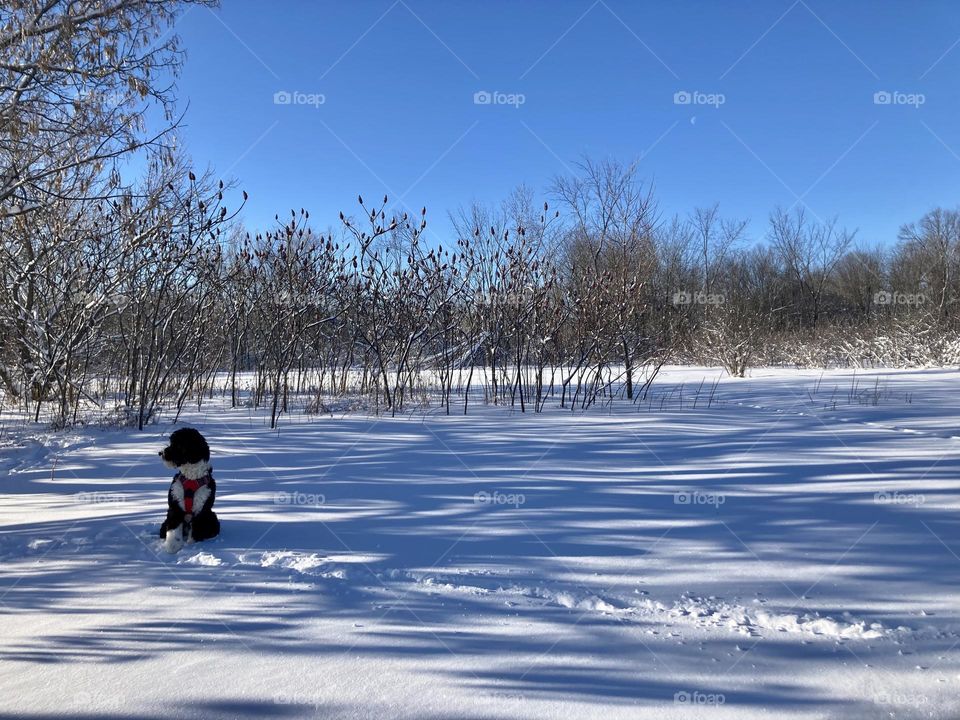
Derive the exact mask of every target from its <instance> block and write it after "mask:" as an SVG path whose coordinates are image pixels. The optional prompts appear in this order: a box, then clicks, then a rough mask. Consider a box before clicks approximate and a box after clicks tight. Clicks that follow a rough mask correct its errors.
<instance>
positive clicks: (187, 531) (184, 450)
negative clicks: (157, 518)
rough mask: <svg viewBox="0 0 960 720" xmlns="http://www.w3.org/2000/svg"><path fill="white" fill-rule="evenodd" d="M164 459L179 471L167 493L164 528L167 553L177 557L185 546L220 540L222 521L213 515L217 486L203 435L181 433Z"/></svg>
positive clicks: (190, 431) (162, 454) (165, 451)
mask: <svg viewBox="0 0 960 720" xmlns="http://www.w3.org/2000/svg"><path fill="white" fill-rule="evenodd" d="M160 457H161V458H163V462H164V464H165V465H166V466H167V467H170V468H175V469H176V470H177V474H176V475H175V476H174V478H173V482H172V483H171V484H170V491H169V492H168V493H167V519H166V520H164V521H163V525H161V526H160V537H161V538H163V540H164V541H165V545H166V549H167V551H168V552H172V553H174V552H177V551H178V550H179V549H180V548H181V547H183V545H184V543H189V542H194V541H199V540H208V539H209V538H212V537H216V536H217V535H218V534H219V533H220V520H219V519H218V518H217V514H216V513H215V512H213V503H214V500H216V498H217V483H216V481H215V480H214V479H213V467H212V466H211V465H210V446H209V445H207V441H206V440H205V439H204V437H203V435H201V434H200V433H199V432H198V431H197V430H194V429H193V428H181V429H180V430H177V431H176V432H174V433H173V434H172V435H171V436H170V444H169V445H168V446H167V447H166V448H164V449H163V450H161V451H160Z"/></svg>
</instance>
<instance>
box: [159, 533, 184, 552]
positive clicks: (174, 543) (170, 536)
mask: <svg viewBox="0 0 960 720" xmlns="http://www.w3.org/2000/svg"><path fill="white" fill-rule="evenodd" d="M182 547H183V532H182V531H181V529H180V528H176V529H174V530H167V537H166V538H165V539H164V541H163V548H164V550H166V551H167V552H168V553H176V552H179V551H180V548H182Z"/></svg>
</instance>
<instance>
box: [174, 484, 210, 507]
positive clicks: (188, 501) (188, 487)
mask: <svg viewBox="0 0 960 720" xmlns="http://www.w3.org/2000/svg"><path fill="white" fill-rule="evenodd" d="M209 479H210V476H209V475H207V476H205V477H202V478H200V479H199V480H188V479H187V478H185V477H183V476H182V475H181V476H180V483H181V484H182V485H183V510H184V512H186V513H188V514H189V513H192V512H193V494H194V493H195V492H196V491H197V490H199V489H200V488H201V487H203V486H204V485H206V484H207V481H208V480H209Z"/></svg>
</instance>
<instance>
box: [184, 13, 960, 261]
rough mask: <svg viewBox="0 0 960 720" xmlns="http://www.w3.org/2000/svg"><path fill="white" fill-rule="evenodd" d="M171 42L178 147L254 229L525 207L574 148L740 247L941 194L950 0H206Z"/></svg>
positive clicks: (949, 107) (876, 237) (948, 177)
mask: <svg viewBox="0 0 960 720" xmlns="http://www.w3.org/2000/svg"><path fill="white" fill-rule="evenodd" d="M176 30H177V32H179V33H180V35H181V37H182V40H183V46H184V48H185V49H186V50H187V63H186V66H185V68H184V72H183V75H182V77H181V78H180V80H179V83H178V85H179V90H180V96H181V98H183V100H184V101H187V100H188V101H189V110H188V114H187V118H186V127H185V129H184V131H183V135H184V138H185V140H186V141H187V145H188V148H189V150H190V152H191V153H192V155H193V157H194V159H195V161H196V162H197V163H198V164H199V165H206V164H207V163H209V164H211V165H212V166H213V167H214V168H215V169H216V170H217V171H218V172H221V173H224V174H226V175H228V176H230V177H235V178H236V179H237V180H238V181H239V183H240V186H241V187H242V188H244V189H245V190H247V192H248V193H249V194H250V202H249V204H248V206H247V209H246V211H245V213H244V219H245V222H246V223H247V225H248V226H249V227H250V228H251V229H254V228H257V229H262V228H264V227H268V226H270V225H271V223H272V218H273V215H274V214H275V213H278V212H279V213H285V212H289V209H290V208H297V209H299V208H300V207H305V208H307V209H309V210H310V211H311V216H312V219H313V221H314V224H315V226H316V227H317V228H318V229H320V230H325V229H326V228H327V227H328V226H335V224H336V222H337V221H336V218H337V213H338V212H339V211H340V210H344V211H346V212H353V211H354V209H355V207H356V205H355V202H356V196H357V194H358V193H360V194H363V195H364V196H369V197H371V198H373V197H378V196H382V194H384V193H387V194H389V195H390V196H391V198H392V199H399V197H400V196H402V198H403V201H404V202H405V203H407V204H409V206H410V207H416V208H419V207H420V206H421V205H426V206H427V208H428V220H429V221H430V223H431V228H432V230H433V231H435V232H436V233H437V235H439V236H440V237H444V236H445V235H447V234H448V231H449V222H448V220H447V211H448V210H453V209H455V208H456V207H457V206H459V205H465V204H468V203H469V202H471V201H472V200H480V201H493V202H496V201H499V200H500V199H502V198H504V197H505V196H506V195H507V194H508V193H509V192H510V191H511V190H512V189H513V188H514V187H516V186H517V185H519V184H521V183H526V184H527V185H529V186H531V187H532V188H534V189H535V190H536V191H538V193H540V194H541V195H544V196H546V190H547V188H548V186H549V183H550V181H551V179H552V178H553V177H554V176H556V175H557V174H563V173H567V172H570V171H571V169H572V168H573V165H574V163H575V162H576V161H577V159H578V158H580V157H581V156H582V155H583V154H584V153H586V154H589V155H590V156H592V157H595V158H602V157H608V156H612V157H615V158H618V159H621V160H624V161H630V160H635V159H638V158H639V162H640V165H639V167H640V169H641V174H642V175H643V176H644V177H645V178H648V179H649V180H650V181H653V182H655V185H656V188H657V195H658V197H659V199H660V202H661V206H662V208H663V211H664V213H665V214H667V215H669V214H672V213H674V212H679V213H686V212H688V211H689V210H691V209H692V208H693V207H695V206H704V205H709V204H712V203H714V202H719V203H720V206H721V210H722V211H723V212H724V214H727V215H731V216H735V217H742V218H749V219H750V221H751V224H750V230H751V234H752V236H753V237H755V238H757V237H761V236H762V235H763V234H764V232H765V230H766V217H767V215H768V213H769V212H770V210H771V209H772V208H774V207H775V206H778V205H779V206H783V207H789V206H791V205H793V204H794V203H796V202H798V201H799V202H802V203H803V204H804V205H805V206H806V207H807V208H808V209H809V211H810V212H811V213H813V214H814V215H815V216H816V217H820V218H828V217H832V216H834V215H837V216H839V218H840V222H841V224H844V225H846V226H848V227H850V228H854V227H856V228H859V234H858V238H859V239H860V240H861V241H863V242H866V243H870V244H872V243H883V244H889V243H892V242H893V241H894V240H895V238H896V233H897V229H898V228H899V226H900V225H901V224H902V223H904V222H907V221H910V220H914V219H917V218H918V217H919V216H920V215H922V213H924V212H925V211H926V210H928V209H930V208H932V207H934V206H937V205H943V206H949V207H953V206H955V205H956V204H957V203H958V200H960V193H958V190H960V123H957V121H956V119H957V117H958V116H960V86H958V83H957V78H958V77H960V43H958V41H960V6H958V5H957V3H956V2H955V0H943V1H942V2H941V1H938V0H928V1H924V0H913V1H911V0H896V1H894V0H845V1H844V2H827V1H826V0H797V1H796V2H794V0H751V1H747V0H729V1H726V2H719V1H709V2H708V1H706V0H675V1H673V2H623V1H618V0H599V1H597V2H594V0H576V1H574V0H558V1H554V2H547V1H540V0H530V1H523V2H520V1H517V2H507V1H505V0H486V1H485V2H468V1H459V0H458V1H449V0H448V1H444V2H438V1H435V0H429V1H428V0H398V1H396V2H394V0H354V1H351V2H327V1H315V2H308V1H307V0H299V1H294V0H276V1H274V2H270V3H266V2H262V0H261V1H259V2H258V1H256V0H224V1H223V7H222V8H221V9H220V10H218V11H213V12H211V11H208V10H206V9H203V8H194V9H192V10H190V11H189V12H187V13H186V14H185V15H184V17H183V18H182V19H181V20H180V21H179V23H178V24H177V26H176ZM278 92H288V93H300V94H301V95H298V96H296V99H295V101H294V102H291V103H289V104H277V103H276V102H275V94H276V93H278ZM478 92H488V93H494V92H498V93H502V95H498V96H497V101H496V102H493V103H488V104H482V103H481V104H477V103H476V102H475V94H476V93H478ZM680 92H686V93H689V94H690V96H689V97H692V98H693V101H692V102H690V103H686V104H684V103H682V102H680V103H678V102H676V101H675V95H676V93H680ZM878 92H887V93H891V95H889V96H883V97H882V98H881V99H885V98H891V99H892V101H891V102H889V103H886V104H884V103H880V104H878V103H877V102H875V93H878ZM694 93H699V94H697V95H693V94H694ZM894 93H899V94H896V95H895V94H894ZM511 95H512V96H522V100H523V102H522V104H520V103H518V102H514V103H513V104H510V101H511V100H514V101H517V100H520V99H521V98H519V97H513V98H511V97H510V96H511ZM311 96H312V97H311ZM321 96H322V100H323V102H322V103H320V102H319V100H320V99H321ZM679 99H680V100H683V99H685V96H680V98H679ZM500 101H502V102H500ZM720 101H722V104H721V102H720ZM711 102H712V104H711Z"/></svg>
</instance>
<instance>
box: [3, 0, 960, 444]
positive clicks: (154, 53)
mask: <svg viewBox="0 0 960 720" xmlns="http://www.w3.org/2000/svg"><path fill="white" fill-rule="evenodd" d="M210 4H212V3H210V2H207V1H206V0H181V1H176V2H175V1H173V0H91V1H90V2H86V3H73V2H66V1H65V0H17V1H15V2H11V1H7V2H3V3H0V46H2V47H3V48H4V52H5V54H7V55H8V56H9V58H10V60H9V61H8V62H7V63H5V64H3V65H2V66H0V274H2V276H3V279H4V282H3V289H2V291H0V293H2V294H0V393H2V397H3V400H4V403H5V404H6V405H7V406H8V407H11V406H16V407H19V408H20V409H21V410H23V411H25V412H29V413H30V414H31V415H32V416H33V417H34V418H37V419H40V418H41V417H49V418H51V419H52V420H53V422H54V423H55V424H57V425H61V426H62V425H68V424H71V423H76V422H79V421H82V420H83V419H84V413H85V410H86V409H89V408H91V407H99V408H107V409H109V410H110V412H111V413H113V414H114V417H115V420H116V421H117V422H119V423H124V424H131V425H134V426H137V427H140V428H142V427H144V426H145V425H146V424H148V423H149V422H151V420H153V419H154V418H155V417H156V415H157V413H158V412H159V411H161V410H164V411H170V410H173V411H175V412H179V410H181V409H182V408H184V407H185V406H186V405H187V404H188V403H194V402H195V403H198V404H200V403H202V402H203V401H204V398H205V397H209V396H210V394H211V393H213V392H214V391H215V390H216V391H220V392H224V393H226V394H227V395H228V396H229V399H230V402H231V403H232V404H233V405H239V404H243V403H249V404H253V405H255V406H263V407H266V408H267V409H268V410H269V413H270V417H271V424H274V425H275V424H276V423H277V421H278V419H279V418H280V417H281V416H282V414H283V413H284V412H289V410H290V403H291V401H292V398H300V399H306V400H307V401H309V404H310V407H311V408H312V409H313V410H315V411H321V410H323V409H324V408H325V407H328V406H329V405H330V404H331V403H333V402H335V401H337V400H343V401H351V402H359V403H363V405H364V406H365V407H368V408H370V409H373V410H374V411H376V412H389V413H396V412H401V411H403V410H404V409H406V408H409V407H412V406H419V405H425V404H430V405H431V406H433V407H439V408H442V409H443V410H444V411H445V412H448V413H451V412H468V410H469V407H470V405H471V403H475V402H485V403H496V404H509V405H510V406H512V407H515V408H517V409H518V410H520V411H525V412H526V411H531V412H537V411H540V410H542V409H543V407H544V406H545V405H546V403H548V402H551V403H555V404H558V405H560V406H561V407H564V408H570V409H574V410H575V409H583V408H586V407H589V406H590V405H592V404H594V403H596V402H598V401H601V400H604V399H608V398H611V397H623V398H625V399H626V400H630V401H634V402H636V401H639V400H640V399H642V398H643V397H645V396H646V394H647V393H648V392H649V389H650V387H651V384H652V383H653V382H654V380H655V378H656V376H657V373H658V371H659V369H660V368H661V367H662V366H663V365H664V364H665V363H669V362H697V363H711V364H714V363H716V364H721V365H723V366H724V367H725V368H726V369H727V370H728V371H729V372H730V373H731V374H734V375H739V376H742V375H743V374H744V373H745V372H746V371H747V369H748V368H749V367H750V366H751V365H756V364H784V363H789V364H800V365H811V366H827V365H853V366H857V365H870V364H885V365H916V364H925V363H931V364H935V363H954V362H957V360H956V354H957V348H958V343H957V342H956V337H957V335H956V331H957V327H956V325H957V311H956V307H955V305H956V303H955V300H956V298H957V297H960V295H958V292H960V272H958V271H960V267H958V263H960V213H958V211H957V210H952V209H935V210H932V211H931V212H929V213H927V214H926V215H925V216H924V217H922V218H920V219H919V220H917V221H915V222H912V223H908V224H906V225H904V226H903V227H902V229H901V231H900V235H899V239H898V242H897V244H896V245H895V246H894V247H892V248H890V249H886V248H883V247H881V246H874V247H871V246H868V245H864V244H863V243H861V242H860V241H859V239H858V238H857V237H856V234H855V232H853V231H850V230H848V229H846V228H845V227H843V226H842V225H841V224H840V223H839V221H838V220H837V219H834V218H820V217H818V216H816V215H815V214H814V213H813V212H812V211H810V210H808V209H805V208H803V207H793V208H781V209H775V210H774V211H773V212H772V213H771V215H770V217H769V218H768V219H767V221H766V223H765V226H764V227H762V228H760V229H758V230H756V231H754V232H751V226H750V225H749V224H748V222H747V221H746V220H745V219H737V218H731V217H727V216H724V215H723V214H722V213H721V210H720V208H719V207H718V206H716V205H713V206H707V207H702V208H696V209H694V210H692V211H691V212H690V213H688V214H684V215H676V216H667V215H666V214H665V213H664V212H663V210H662V208H661V207H660V204H659V202H658V199H657V195H656V191H655V188H654V187H653V185H652V184H651V183H650V182H647V181H646V180H645V179H644V178H643V176H642V175H641V174H640V172H639V168H638V167H637V165H636V164H635V163H633V164H631V163H623V162H619V161H616V160H593V159H590V158H584V159H583V160H582V161H581V162H579V163H578V164H577V166H576V170H575V172H573V173H571V174H570V175H567V176H562V177H558V178H556V179H555V181H554V182H553V183H552V184H551V186H550V187H548V188H544V189H543V193H542V196H541V197H538V196H537V194H536V193H535V192H534V191H532V190H530V189H529V188H525V187H521V188H518V189H517V190H515V191H513V192H512V193H511V194H510V195H509V196H508V197H507V199H506V200H504V201H503V202H501V203H499V204H491V205H485V204H479V203H476V204H473V205H470V206H467V207H461V208H458V209H456V210H454V211H452V212H450V213H449V223H447V224H448V225H449V226H450V227H451V228H452V230H451V232H450V237H449V241H447V242H444V241H443V240H442V239H440V238H437V237H435V236H432V235H431V234H428V225H427V223H428V215H427V210H426V208H421V209H419V210H417V211H409V210H408V211H403V210H400V209H398V208H396V207H394V206H393V205H391V202H390V199H389V198H388V197H381V196H377V198H376V199H375V200H371V199H370V198H366V199H365V198H364V197H362V196H361V197H358V198H356V202H355V203H351V207H350V208H348V209H345V211H344V212H343V213H341V215H340V218H339V225H338V226H337V229H336V230H333V231H328V232H317V231H316V230H315V229H314V228H313V226H312V224H311V218H310V215H309V213H308V212H307V211H306V210H299V211H287V212H286V213H285V214H284V215H283V216H280V215H278V216H277V217H276V219H275V223H274V224H273V226H272V227H270V228H267V229H264V230H261V231H260V232H254V231H247V229H245V228H244V226H243V224H242V222H241V221H240V220H239V213H240V212H241V210H242V208H243V205H244V203H245V201H246V194H245V193H243V192H242V191H240V190H238V189H237V188H235V187H232V186H230V185H228V186H224V184H223V182H222V181H220V180H218V179H217V178H216V176H215V174H214V173H213V172H212V171H211V172H205V173H198V172H197V171H196V170H195V169H193V165H192V163H191V161H190V159H189V157H188V156H187V155H186V153H185V152H184V150H183V149H182V146H181V144H179V143H178V142H177V130H178V126H179V122H180V116H178V115H177V113H176V106H175V97H174V93H173V90H172V88H173V85H172V80H171V78H173V77H175V75H176V72H177V70H178V68H179V67H180V63H181V62H182V54H181V50H180V48H179V47H178V41H177V38H176V35H175V34H174V33H173V32H172V31H171V30H172V28H171V26H172V24H173V23H174V22H175V20H176V17H177V16H178V13H180V12H182V11H183V9H184V8H185V7H186V6H189V5H210ZM147 106H154V107H159V108H161V109H162V110H163V111H164V113H165V117H166V118H167V124H166V126H165V127H164V128H162V129H161V130H160V131H159V132H157V131H152V132H151V131H148V129H147V128H146V127H145V126H144V122H143V117H144V110H145V108H146V107H147ZM134 158H135V159H136V162H132V159H134ZM134 167H135V168H138V169H137V170H136V171H134V170H132V169H131V168H134ZM431 229H432V228H431Z"/></svg>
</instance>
